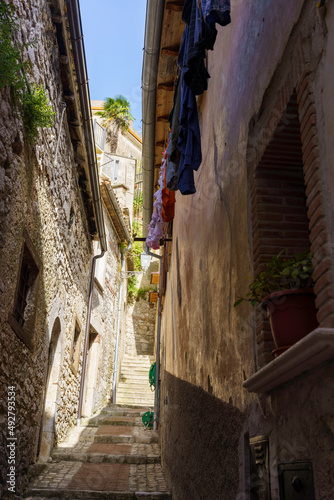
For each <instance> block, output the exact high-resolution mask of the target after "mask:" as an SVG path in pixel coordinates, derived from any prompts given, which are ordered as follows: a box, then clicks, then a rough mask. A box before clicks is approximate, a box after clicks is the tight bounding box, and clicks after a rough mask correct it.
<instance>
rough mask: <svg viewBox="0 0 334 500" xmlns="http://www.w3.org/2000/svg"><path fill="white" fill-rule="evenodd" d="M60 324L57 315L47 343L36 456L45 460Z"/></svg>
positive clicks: (51, 428)
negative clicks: (41, 413) (45, 370)
mask: <svg viewBox="0 0 334 500" xmlns="http://www.w3.org/2000/svg"><path fill="white" fill-rule="evenodd" d="M60 332H61V325H60V319H59V317H57V318H56V319H55V322H54V324H53V328H52V333H51V339H50V344H49V356H48V366H47V377H46V383H45V399H44V410H43V415H42V424H41V434H40V439H39V446H38V458H39V460H40V461H42V462H45V461H46V460H48V458H49V457H50V454H51V451H52V448H53V444H54V439H55V415H56V410H57V403H56V401H57V395H58V381H59V374H60V366H61V342H60Z"/></svg>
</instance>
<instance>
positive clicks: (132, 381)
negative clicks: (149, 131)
mask: <svg viewBox="0 0 334 500" xmlns="http://www.w3.org/2000/svg"><path fill="white" fill-rule="evenodd" d="M124 386H131V387H133V389H134V390H135V389H137V388H138V389H140V390H142V389H144V390H145V389H150V382H149V380H148V378H146V377H145V378H142V379H140V378H138V377H136V378H128V379H124V378H121V379H120V380H119V382H118V386H117V389H118V388H119V387H124Z"/></svg>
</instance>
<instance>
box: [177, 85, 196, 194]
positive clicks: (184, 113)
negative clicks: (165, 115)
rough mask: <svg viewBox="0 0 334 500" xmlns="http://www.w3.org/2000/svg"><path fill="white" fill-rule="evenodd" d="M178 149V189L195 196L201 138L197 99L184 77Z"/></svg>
mask: <svg viewBox="0 0 334 500" xmlns="http://www.w3.org/2000/svg"><path fill="white" fill-rule="evenodd" d="M177 147H178V149H179V151H180V153H181V157H180V164H179V179H178V188H179V190H180V191H181V193H182V194H194V193H196V188H195V183H194V170H197V169H198V168H199V166H200V164H201V162H202V151H201V136H200V129H199V123H198V113H197V103H196V97H195V95H194V94H193V92H192V91H191V90H190V89H189V87H187V85H186V84H185V82H184V79H183V78H182V76H181V109H180V125H179V140H178V143H177Z"/></svg>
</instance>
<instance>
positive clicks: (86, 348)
mask: <svg viewBox="0 0 334 500" xmlns="http://www.w3.org/2000/svg"><path fill="white" fill-rule="evenodd" d="M104 254H105V252H104V250H103V251H102V252H101V253H100V254H99V255H95V257H93V260H92V270H91V273H90V283H89V293H88V310H87V322H86V331H85V343H84V353H83V360H82V368H81V380H80V392H79V403H78V417H77V425H78V426H79V427H80V420H81V414H82V403H83V395H84V388H85V377H86V366H87V353H88V344H89V327H90V317H91V314H92V299H93V288H94V276H95V265H96V261H97V259H101V257H103V255H104Z"/></svg>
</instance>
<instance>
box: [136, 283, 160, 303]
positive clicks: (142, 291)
mask: <svg viewBox="0 0 334 500" xmlns="http://www.w3.org/2000/svg"><path fill="white" fill-rule="evenodd" d="M156 291H157V290H156V287H153V286H144V287H142V288H138V290H137V293H136V300H139V299H146V298H147V295H148V294H149V293H150V292H156Z"/></svg>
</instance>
